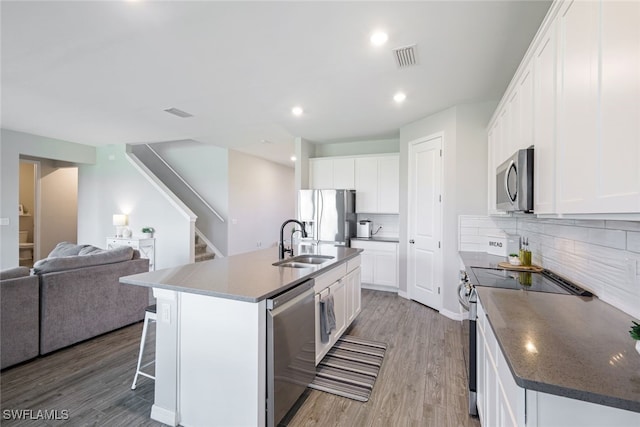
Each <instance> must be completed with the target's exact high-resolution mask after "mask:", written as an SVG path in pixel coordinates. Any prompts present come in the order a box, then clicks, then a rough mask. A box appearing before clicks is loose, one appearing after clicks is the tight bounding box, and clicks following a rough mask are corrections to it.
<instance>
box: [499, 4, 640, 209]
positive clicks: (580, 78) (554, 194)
mask: <svg viewBox="0 0 640 427" xmlns="http://www.w3.org/2000/svg"><path fill="white" fill-rule="evenodd" d="M488 137H489V153H490V157H489V159H488V166H489V183H488V185H489V197H490V198H491V197H493V198H495V185H496V183H495V179H492V178H491V177H492V175H493V174H494V171H495V167H496V165H497V164H499V163H500V162H501V161H504V159H506V157H507V156H508V155H509V154H510V153H511V152H513V151H515V150H516V149H519V148H525V147H527V146H529V145H531V143H530V142H532V143H533V145H534V146H535V184H534V195H535V209H534V212H535V213H537V214H551V215H554V214H555V215H581V214H590V215H592V217H593V215H596V216H597V215H602V216H603V217H607V215H610V214H639V213H640V2H637V1H633V2H629V1H602V0H601V1H557V2H554V3H553V4H552V6H551V9H550V11H549V14H548V16H547V18H546V19H545V21H544V22H543V27H542V31H540V32H539V33H538V35H537V36H536V38H535V39H534V41H533V43H532V46H531V48H530V50H529V52H527V55H526V56H525V59H524V60H523V63H522V64H521V66H520V67H519V69H518V72H517V74H516V77H515V78H514V79H513V81H512V82H511V84H510V86H509V89H508V90H507V93H505V96H504V97H503V100H502V102H501V103H500V104H499V106H498V110H496V114H495V115H494V118H493V120H492V122H490V124H489V128H488ZM501 159H502V160H501ZM493 203H495V202H493ZM492 206H493V205H492V201H491V199H490V202H489V212H490V213H496V211H495V209H492Z"/></svg>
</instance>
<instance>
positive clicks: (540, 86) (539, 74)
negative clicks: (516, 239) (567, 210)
mask: <svg viewBox="0 0 640 427" xmlns="http://www.w3.org/2000/svg"><path fill="white" fill-rule="evenodd" d="M532 61H533V73H534V84H533V93H534V95H533V98H534V101H533V102H534V103H533V126H534V129H535V134H534V140H533V141H534V142H533V143H534V146H535V150H534V156H535V159H534V167H535V174H534V180H535V183H534V197H535V207H534V211H535V212H536V213H539V214H548V213H554V212H555V194H556V191H555V176H556V174H555V168H556V155H555V149H556V123H555V116H556V62H557V57H556V30H555V25H551V26H550V27H549V29H548V30H547V32H546V33H545V35H544V37H543V38H542V39H541V41H540V44H539V45H538V48H537V49H536V50H535V53H534V55H533V58H532Z"/></svg>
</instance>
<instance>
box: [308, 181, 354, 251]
mask: <svg viewBox="0 0 640 427" xmlns="http://www.w3.org/2000/svg"><path fill="white" fill-rule="evenodd" d="M355 209H356V192H355V190H300V192H299V193H298V219H299V220H300V221H301V222H303V223H304V225H305V230H306V231H307V238H306V239H303V240H313V241H319V242H333V243H335V244H336V245H344V246H349V245H350V242H351V238H352V237H355V235H356V212H355Z"/></svg>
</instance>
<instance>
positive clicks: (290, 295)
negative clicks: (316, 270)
mask: <svg viewBox="0 0 640 427" xmlns="http://www.w3.org/2000/svg"><path fill="white" fill-rule="evenodd" d="M313 285H314V282H313V280H307V281H306V282H304V283H302V284H300V285H298V286H296V287H295V288H293V289H291V290H289V291H287V292H284V293H282V294H280V295H278V296H276V297H274V298H271V299H268V300H267V309H268V310H276V309H278V311H282V310H284V309H286V307H289V306H291V305H292V304H295V303H296V302H298V301H299V300H301V299H303V298H304V297H306V294H307V293H308V291H311V292H313Z"/></svg>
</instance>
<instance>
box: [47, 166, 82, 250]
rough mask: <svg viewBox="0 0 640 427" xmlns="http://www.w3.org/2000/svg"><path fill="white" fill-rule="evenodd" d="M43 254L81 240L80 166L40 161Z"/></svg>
mask: <svg viewBox="0 0 640 427" xmlns="http://www.w3.org/2000/svg"><path fill="white" fill-rule="evenodd" d="M39 234H40V247H39V252H40V257H41V258H45V257H46V256H47V255H48V254H49V252H51V251H52V250H53V248H55V246H56V245H57V244H58V243H60V242H74V243H75V242H77V239H78V168H77V167H69V166H67V167H58V165H57V164H56V162H54V161H51V160H42V161H40V233H39Z"/></svg>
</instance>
